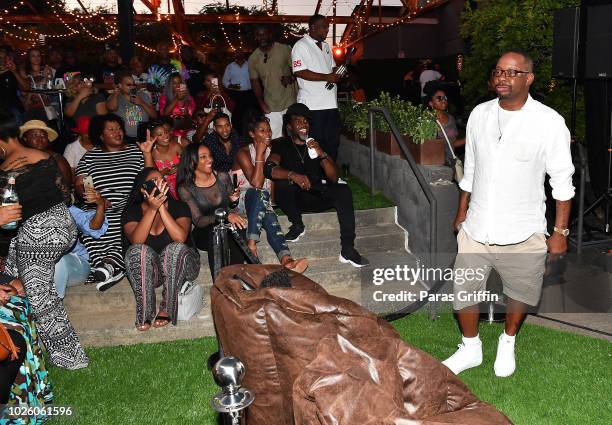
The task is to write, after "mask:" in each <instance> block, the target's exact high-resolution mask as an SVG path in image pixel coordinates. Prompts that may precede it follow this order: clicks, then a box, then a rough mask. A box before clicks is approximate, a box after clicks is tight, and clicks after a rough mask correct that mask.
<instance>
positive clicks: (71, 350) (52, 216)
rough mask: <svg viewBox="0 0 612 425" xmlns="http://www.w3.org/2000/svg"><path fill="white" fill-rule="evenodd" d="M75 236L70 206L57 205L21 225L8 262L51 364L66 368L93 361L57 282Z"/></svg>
mask: <svg viewBox="0 0 612 425" xmlns="http://www.w3.org/2000/svg"><path fill="white" fill-rule="evenodd" d="M75 238H76V226H75V224H74V221H73V220H72V217H71V216H70V213H69V212H68V209H67V208H66V206H65V205H64V204H57V205H55V206H53V207H51V208H49V209H48V210H47V211H44V212H42V213H40V214H37V215H35V216H33V217H30V218H29V219H28V220H26V221H25V222H24V223H23V224H22V225H21V226H20V227H19V230H18V231H17V236H16V237H14V238H13V240H12V241H11V245H10V247H9V254H8V258H7V261H6V267H7V271H8V272H9V273H11V274H13V275H14V276H19V277H20V278H21V280H22V281H23V286H24V287H25V291H26V295H27V297H28V301H29V302H30V305H31V307H32V312H33V314H34V319H35V321H36V325H37V326H38V333H39V335H40V338H41V340H42V342H43V344H44V345H45V348H46V349H47V351H48V352H49V359H50V361H51V363H53V364H54V365H56V366H59V367H63V368H66V369H76V368H80V367H84V366H87V364H88V363H89V359H88V358H87V355H86V354H85V351H83V348H82V347H81V344H80V343H79V338H78V337H77V334H76V332H75V331H74V328H73V327H72V324H71V323H70V320H68V315H67V314H66V310H65V309H64V304H63V303H62V300H61V299H60V298H59V297H58V296H57V292H56V291H55V285H54V284H53V273H54V270H55V262H56V261H57V260H58V259H59V258H60V257H61V256H62V254H63V253H64V252H66V251H67V250H68V249H70V247H71V245H72V243H73V241H74V240H75Z"/></svg>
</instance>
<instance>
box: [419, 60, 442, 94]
mask: <svg viewBox="0 0 612 425" xmlns="http://www.w3.org/2000/svg"><path fill="white" fill-rule="evenodd" d="M434 66H435V65H434V63H433V62H428V63H427V65H426V68H425V71H423V72H421V75H419V83H421V99H423V100H425V99H427V94H426V93H425V86H426V85H427V83H429V82H430V81H438V80H443V79H444V77H443V76H442V74H440V73H439V72H438V71H436V70H435V69H434Z"/></svg>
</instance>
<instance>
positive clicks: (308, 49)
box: [291, 14, 340, 161]
mask: <svg viewBox="0 0 612 425" xmlns="http://www.w3.org/2000/svg"><path fill="white" fill-rule="evenodd" d="M328 32H329V22H328V20H327V18H326V17H325V16H323V15H318V14H317V15H313V16H311V17H310V19H309V21H308V34H306V35H304V37H302V39H301V40H299V41H298V42H297V43H295V45H294V46H293V50H292V51H291V61H292V65H293V75H295V76H296V77H297V82H298V95H297V101H298V103H303V104H304V105H306V106H308V108H309V109H310V111H311V115H312V123H311V125H310V132H311V134H310V135H311V136H312V137H314V138H315V139H316V140H317V141H318V142H319V144H320V145H321V147H322V148H323V150H324V151H325V152H327V153H328V154H329V156H331V157H332V159H333V160H334V161H335V160H336V158H337V156H338V146H339V144H340V114H339V112H338V100H337V99H336V92H337V83H338V81H339V80H340V77H339V76H338V75H337V74H335V73H334V67H335V66H336V63H335V61H334V58H333V56H332V52H331V48H330V47H329V44H327V43H326V42H325V38H326V37H327V33H328ZM328 82H329V83H333V87H332V89H331V90H328V89H327V88H325V85H326V84H327V83H328Z"/></svg>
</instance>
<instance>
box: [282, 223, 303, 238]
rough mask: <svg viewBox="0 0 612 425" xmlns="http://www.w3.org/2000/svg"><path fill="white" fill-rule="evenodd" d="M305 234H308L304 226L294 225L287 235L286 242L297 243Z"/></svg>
mask: <svg viewBox="0 0 612 425" xmlns="http://www.w3.org/2000/svg"><path fill="white" fill-rule="evenodd" d="M304 233H306V229H305V228H304V226H298V225H296V224H292V225H291V227H290V228H289V231H288V232H287V234H286V235H285V240H286V241H287V242H297V241H298V240H299V239H300V238H301V237H302V236H303V235H304Z"/></svg>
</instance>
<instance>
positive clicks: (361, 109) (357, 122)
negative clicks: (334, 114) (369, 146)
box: [338, 101, 370, 139]
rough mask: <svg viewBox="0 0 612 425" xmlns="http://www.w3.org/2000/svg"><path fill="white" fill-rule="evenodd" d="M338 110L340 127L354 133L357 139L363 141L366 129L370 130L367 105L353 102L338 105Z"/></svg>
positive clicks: (366, 132)
mask: <svg viewBox="0 0 612 425" xmlns="http://www.w3.org/2000/svg"><path fill="white" fill-rule="evenodd" d="M338 109H339V110H340V119H341V121H342V126H343V127H344V128H345V129H346V130H348V131H353V132H355V133H356V134H357V135H358V136H359V138H361V139H365V138H366V137H367V134H368V128H370V123H369V122H368V106H367V104H365V103H358V102H355V101H350V102H344V103H341V104H340V106H339V107H338Z"/></svg>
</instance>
